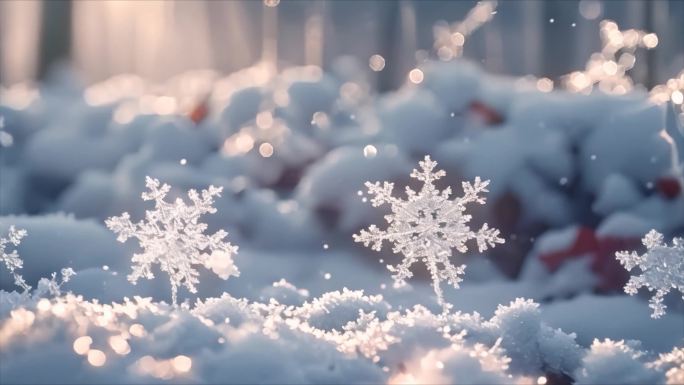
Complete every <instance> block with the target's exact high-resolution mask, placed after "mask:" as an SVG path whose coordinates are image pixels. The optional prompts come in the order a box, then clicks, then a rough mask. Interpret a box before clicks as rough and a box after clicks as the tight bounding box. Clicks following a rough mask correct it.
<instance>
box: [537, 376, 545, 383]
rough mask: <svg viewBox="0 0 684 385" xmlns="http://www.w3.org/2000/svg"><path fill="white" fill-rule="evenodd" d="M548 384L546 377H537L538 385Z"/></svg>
mask: <svg viewBox="0 0 684 385" xmlns="http://www.w3.org/2000/svg"><path fill="white" fill-rule="evenodd" d="M545 384H546V377H544V376H540V377H539V378H537V385H545Z"/></svg>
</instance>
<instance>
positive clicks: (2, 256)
mask: <svg viewBox="0 0 684 385" xmlns="http://www.w3.org/2000/svg"><path fill="white" fill-rule="evenodd" d="M26 234H27V232H26V230H23V229H22V230H17V229H16V228H15V227H14V226H10V227H9V233H8V235H7V238H2V237H0V261H2V262H4V263H5V267H7V270H9V272H10V274H12V276H13V277H14V284H15V285H17V286H19V287H21V288H22V289H24V291H29V290H30V289H31V286H29V285H28V284H26V281H24V278H22V276H21V275H19V274H18V273H17V270H18V269H21V268H22V266H23V265H24V261H22V260H21V258H19V253H18V252H17V250H16V249H15V250H12V252H10V253H9V254H8V253H7V251H6V248H7V245H9V244H12V245H14V246H19V244H20V243H21V239H22V238H24V237H25V236H26Z"/></svg>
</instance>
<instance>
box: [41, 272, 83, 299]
mask: <svg viewBox="0 0 684 385" xmlns="http://www.w3.org/2000/svg"><path fill="white" fill-rule="evenodd" d="M60 273H61V280H60V281H59V282H58V281H57V273H52V275H51V276H50V279H47V278H41V279H40V281H38V288H36V291H35V293H33V295H34V296H37V297H44V296H46V295H51V296H53V297H59V296H60V295H62V285H64V284H65V283H67V282H69V281H71V277H73V276H74V275H76V272H75V271H74V269H72V268H70V267H66V268H63V269H62V270H61V271H60Z"/></svg>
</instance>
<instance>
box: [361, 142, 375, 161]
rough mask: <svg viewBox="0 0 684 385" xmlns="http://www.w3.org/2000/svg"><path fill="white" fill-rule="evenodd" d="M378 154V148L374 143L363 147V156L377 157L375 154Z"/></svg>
mask: <svg viewBox="0 0 684 385" xmlns="http://www.w3.org/2000/svg"><path fill="white" fill-rule="evenodd" d="M376 155H378V149H377V148H375V146H373V145H372V144H369V145H367V146H366V147H364V148H363V156H364V157H366V158H369V159H371V158H375V156H376Z"/></svg>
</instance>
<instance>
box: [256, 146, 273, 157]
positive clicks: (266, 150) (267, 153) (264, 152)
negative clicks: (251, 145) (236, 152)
mask: <svg viewBox="0 0 684 385" xmlns="http://www.w3.org/2000/svg"><path fill="white" fill-rule="evenodd" d="M259 154H261V156H263V157H264V158H270V157H271V156H273V145H272V144H271V143H268V142H265V143H261V145H260V146H259Z"/></svg>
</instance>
